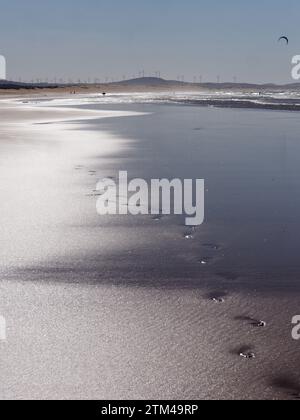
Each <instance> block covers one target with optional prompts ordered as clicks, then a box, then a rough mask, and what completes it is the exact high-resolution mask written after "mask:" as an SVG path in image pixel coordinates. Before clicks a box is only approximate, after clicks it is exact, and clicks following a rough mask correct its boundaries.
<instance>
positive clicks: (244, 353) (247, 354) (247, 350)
mask: <svg viewBox="0 0 300 420" xmlns="http://www.w3.org/2000/svg"><path fill="white" fill-rule="evenodd" d="M233 353H234V354H238V356H239V357H241V358H242V359H256V354H255V353H254V351H253V348H252V347H251V346H243V347H241V348H239V349H238V350H236V351H234V352H233Z"/></svg>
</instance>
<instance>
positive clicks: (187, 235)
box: [183, 226, 197, 240]
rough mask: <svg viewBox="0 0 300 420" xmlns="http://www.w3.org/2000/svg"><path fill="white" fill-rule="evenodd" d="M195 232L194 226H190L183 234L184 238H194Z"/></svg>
mask: <svg viewBox="0 0 300 420" xmlns="http://www.w3.org/2000/svg"><path fill="white" fill-rule="evenodd" d="M196 232H197V229H196V226H192V227H191V228H190V229H189V230H187V231H186V232H185V234H184V235H183V236H184V238H185V239H187V240H190V239H194V235H195V233H196Z"/></svg>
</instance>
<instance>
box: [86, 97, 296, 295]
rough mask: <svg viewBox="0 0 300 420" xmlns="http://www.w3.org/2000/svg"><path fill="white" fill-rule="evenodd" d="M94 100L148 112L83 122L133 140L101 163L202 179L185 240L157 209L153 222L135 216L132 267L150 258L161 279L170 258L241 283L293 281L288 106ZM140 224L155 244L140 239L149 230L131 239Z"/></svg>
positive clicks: (184, 271)
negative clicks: (197, 216) (199, 213)
mask: <svg viewBox="0 0 300 420" xmlns="http://www.w3.org/2000/svg"><path fill="white" fill-rule="evenodd" d="M89 107H90V108H93V109H96V108H97V107H96V106H89ZM101 109H118V110H126V111H128V110H130V111H137V110H139V111H143V112H148V113H149V115H147V116H142V117H132V118H117V119H114V120H113V121H111V123H110V121H105V120H102V121H96V120H95V121H93V122H92V123H91V124H90V127H92V128H93V129H94V130H97V129H98V128H101V129H105V130H109V131H110V132H113V133H115V134H117V135H121V136H122V137H125V138H129V139H131V140H134V141H133V142H132V143H131V145H130V147H129V148H128V149H126V151H125V152H124V153H122V154H121V155H119V156H117V157H116V159H115V161H114V160H113V161H110V162H108V164H107V170H106V168H105V171H107V172H108V173H111V174H112V175H116V174H117V171H118V170H127V171H128V173H129V177H131V178H144V179H146V180H150V179H151V178H168V179H173V178H181V179H184V178H193V179H195V178H200V179H201V178H204V179H205V187H206V193H205V213H206V218H205V223H204V224H203V225H202V226H201V227H199V228H197V231H196V232H195V234H193V235H192V237H189V239H191V240H190V241H184V240H183V239H182V238H184V237H185V231H184V228H180V226H181V225H182V224H183V223H184V220H183V218H163V219H162V220H160V221H159V222H158V223H157V224H156V225H155V226H153V227H150V226H149V221H145V220H144V219H145V218H144V219H143V218H142V217H141V218H140V220H141V221H140V223H144V224H145V232H144V234H143V232H142V231H141V230H139V231H137V232H136V236H137V243H139V246H138V251H137V252H136V253H133V259H134V262H135V264H138V266H139V269H141V270H142V271H144V272H145V273H146V274H147V273H148V272H149V269H150V267H151V265H153V268H154V269H155V270H158V271H161V273H165V274H166V275H167V277H169V278H170V277H172V276H173V275H174V272H173V270H172V267H174V265H176V273H177V275H178V276H180V277H181V278H182V277H185V276H186V277H189V276H191V277H194V276H196V277H197V276H199V275H200V276H201V275H203V274H205V273H208V274H212V275H214V276H217V277H219V278H220V279H223V280H225V282H228V283H234V284H239V285H241V286H242V285H244V286H249V284H250V285H251V287H253V284H255V286H257V287H259V286H260V287H269V286H270V287H274V286H276V287H283V288H284V287H289V286H290V285H292V286H293V287H300V282H299V281H298V274H299V269H300V261H299V256H298V255H299V254H298V249H299V245H300V237H299V227H300V222H299V220H298V219H299V218H298V215H299V210H300V194H299V192H300V178H299V163H300V142H299V134H298V133H299V128H300V120H299V118H298V115H297V114H293V113H288V112H272V111H271V112H270V111H249V110H248V111H245V110H220V109H215V108H210V109H207V108H199V107H186V106H180V107H179V106H170V105H139V106H137V105H123V106H120V105H118V106H113V105H110V106H106V107H103V106H102V108H101ZM103 164H104V167H105V161H104V162H103V160H102V161H101V166H99V168H98V169H99V170H100V169H101V171H100V172H102V168H103ZM105 171H104V172H105ZM99 175H101V173H99ZM112 220H113V218H111V222H112ZM123 220H124V222H125V223H126V218H125V219H124V218H123ZM147 229H151V230H154V232H155V235H158V237H157V238H158V241H157V243H156V245H155V246H154V247H149V246H148V245H147V243H149V242H151V241H150V238H149V242H147V241H145V243H144V246H143V245H141V244H140V240H139V239H141V238H142V237H143V235H144V237H148V236H147V235H148V232H147V231H146V230H147ZM181 230H182V232H181ZM150 236H151V233H150ZM165 255H168V256H169V257H168V263H169V265H170V267H169V266H168V263H166V260H165V258H164V256H165ZM145 256H146V258H145ZM129 260H130V259H128V260H127V261H128V262H129ZM199 261H200V263H201V262H203V261H204V262H206V263H205V264H200V266H199ZM130 262H133V261H130ZM152 263H153V264H152ZM160 264H161V266H160ZM143 267H144V269H143ZM159 267H160V268H159ZM160 269H161V270H160ZM175 276H176V275H175ZM151 277H152V276H151ZM152 278H153V277H152Z"/></svg>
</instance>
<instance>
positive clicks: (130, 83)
mask: <svg viewBox="0 0 300 420" xmlns="http://www.w3.org/2000/svg"><path fill="white" fill-rule="evenodd" d="M71 86H87V87H88V86H101V87H103V88H105V87H106V86H107V87H108V88H109V87H112V86H115V87H117V86H120V87H123V88H124V87H130V88H134V87H138V88H141V87H145V88H151V87H155V88H159V87H160V88H166V89H168V88H172V89H174V88H176V87H178V88H180V89H182V88H184V87H186V88H193V89H195V88H202V89H215V90H221V89H255V90H264V89H274V90H278V89H285V90H295V89H296V90H298V89H299V90H300V83H290V84H283V85H280V84H274V83H266V84H255V83H230V82H224V83H212V82H208V83H192V82H180V81H177V80H165V79H161V78H156V77H143V78H136V79H129V80H124V81H119V82H110V83H74V84H70V83H55V84H54V83H25V82H15V81H8V80H2V81H0V89H5V90H8V89H43V88H48V89H49V88H50V89H56V88H60V87H71Z"/></svg>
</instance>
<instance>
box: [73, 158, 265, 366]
mask: <svg viewBox="0 0 300 420" xmlns="http://www.w3.org/2000/svg"><path fill="white" fill-rule="evenodd" d="M84 169H85V167H84V166H81V165H78V166H76V167H75V170H76V171H81V170H84ZM88 174H89V175H90V176H96V175H97V171H94V170H88ZM107 178H110V179H115V178H114V177H111V176H110V177H107ZM102 194H103V192H101V191H97V190H93V191H92V193H90V194H87V196H90V197H97V196H101V195H102ZM163 217H164V216H163V215H162V214H157V215H154V216H151V218H152V220H153V221H154V222H160V221H161V220H162V219H163ZM196 232H197V228H196V227H194V226H192V227H190V228H189V229H187V230H186V231H185V233H184V235H183V238H184V240H186V241H192V240H193V239H194V238H195V235H196ZM202 248H203V249H205V250H206V251H207V253H209V254H211V253H218V252H219V251H220V250H221V249H222V247H221V246H220V245H218V244H216V243H209V242H208V243H203V244H202ZM213 259H214V257H213V256H211V255H209V256H204V257H202V258H201V259H200V260H199V264H201V265H202V266H206V265H208V264H209V263H210V262H211V261H213ZM218 275H220V276H221V277H223V278H225V279H226V278H228V279H232V278H233V276H232V274H231V273H229V274H228V273H218ZM226 297H227V294H226V293H222V292H215V293H211V294H210V295H209V296H208V299H209V300H210V301H211V302H213V303H215V304H224V303H226ZM236 320H237V321H242V322H247V323H248V324H249V325H251V326H252V327H253V328H265V327H266V326H267V323H266V322H265V321H262V320H258V319H254V318H251V317H247V316H242V317H236ZM234 354H235V355H237V356H239V357H240V358H242V359H248V360H250V359H256V357H257V355H256V353H255V352H254V351H253V349H252V348H251V347H249V346H248V347H247V346H244V347H242V348H239V349H237V350H235V351H234Z"/></svg>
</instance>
